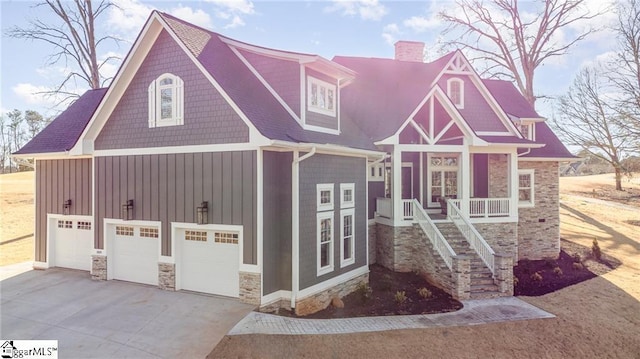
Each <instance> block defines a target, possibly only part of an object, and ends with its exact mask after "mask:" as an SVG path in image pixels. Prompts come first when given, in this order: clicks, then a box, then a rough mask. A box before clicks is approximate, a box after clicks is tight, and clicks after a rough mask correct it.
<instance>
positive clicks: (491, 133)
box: [476, 131, 513, 137]
mask: <svg viewBox="0 0 640 359" xmlns="http://www.w3.org/2000/svg"><path fill="white" fill-rule="evenodd" d="M476 134H478V136H505V137H506V136H509V137H513V135H512V134H510V133H509V132H502V131H500V132H499V131H478V132H476Z"/></svg>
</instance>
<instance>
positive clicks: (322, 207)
mask: <svg viewBox="0 0 640 359" xmlns="http://www.w3.org/2000/svg"><path fill="white" fill-rule="evenodd" d="M333 187H334V186H333V183H318V184H317V185H316V203H317V210H318V211H332V210H333V203H334V201H335V198H334V193H333ZM323 191H330V192H331V194H330V196H331V202H330V203H321V197H322V196H321V193H322V192H323Z"/></svg>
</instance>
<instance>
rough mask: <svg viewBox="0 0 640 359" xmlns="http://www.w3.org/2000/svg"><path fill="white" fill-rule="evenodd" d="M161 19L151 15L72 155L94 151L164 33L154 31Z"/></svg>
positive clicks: (160, 28) (72, 149)
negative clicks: (111, 118) (101, 134)
mask: <svg viewBox="0 0 640 359" xmlns="http://www.w3.org/2000/svg"><path fill="white" fill-rule="evenodd" d="M159 19H160V17H159V16H158V14H157V13H155V12H152V13H151V16H150V17H149V19H148V20H147V23H146V24H145V25H144V27H143V28H142V31H141V32H140V34H139V35H138V38H137V39H136V42H135V43H134V44H133V46H132V47H131V50H130V51H129V54H128V55H127V57H126V58H125V60H124V61H123V62H122V65H121V66H120V68H119V69H118V73H117V74H116V77H115V78H114V79H113V81H111V85H110V86H109V89H108V90H107V93H106V94H105V95H104V97H103V98H102V101H100V104H99V105H98V108H97V109H96V111H95V112H94V113H93V116H92V117H91V120H90V121H89V123H88V124H87V127H85V129H84V131H82V134H81V135H80V137H79V138H78V141H76V144H75V145H74V146H73V148H71V150H70V152H71V154H86V153H91V152H92V151H93V141H94V140H95V139H96V138H97V137H98V134H99V133H100V131H102V128H103V127H104V125H105V123H106V122H107V120H108V118H109V116H110V115H111V113H112V112H113V110H114V109H115V107H116V105H117V104H118V102H119V101H120V98H122V96H123V95H124V92H125V91H126V89H127V87H128V85H129V84H130V83H131V81H132V80H133V77H134V75H135V74H136V72H137V70H138V69H139V68H140V66H141V65H142V62H143V61H144V59H145V58H146V56H147V54H148V53H149V51H150V50H151V48H152V47H153V45H154V44H155V42H156V39H157V38H158V35H160V32H161V31H162V25H160V26H159V27H158V26H156V27H154V28H153V29H152V26H153V24H155V22H154V20H156V21H159ZM165 27H166V26H165ZM151 30H153V31H151ZM106 106H108V108H105V107H106ZM103 111H106V112H107V113H105V114H102V112H103ZM85 141H87V142H88V143H87V147H89V148H86V149H85V148H84V147H85Z"/></svg>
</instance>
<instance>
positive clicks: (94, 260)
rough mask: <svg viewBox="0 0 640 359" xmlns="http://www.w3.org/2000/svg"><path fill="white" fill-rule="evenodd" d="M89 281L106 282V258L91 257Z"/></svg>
mask: <svg viewBox="0 0 640 359" xmlns="http://www.w3.org/2000/svg"><path fill="white" fill-rule="evenodd" d="M91 279H93V280H107V256H99V255H92V256H91Z"/></svg>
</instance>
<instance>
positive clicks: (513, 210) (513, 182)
mask: <svg viewBox="0 0 640 359" xmlns="http://www.w3.org/2000/svg"><path fill="white" fill-rule="evenodd" d="M508 156H509V198H510V199H511V201H510V202H511V203H509V217H515V216H517V215H518V187H519V186H520V184H519V183H518V152H517V150H513V151H511V153H509V154H508Z"/></svg>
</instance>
